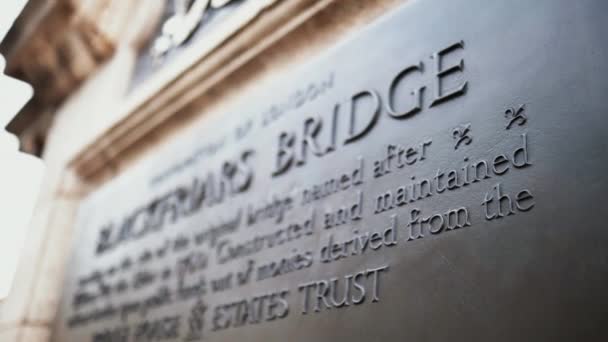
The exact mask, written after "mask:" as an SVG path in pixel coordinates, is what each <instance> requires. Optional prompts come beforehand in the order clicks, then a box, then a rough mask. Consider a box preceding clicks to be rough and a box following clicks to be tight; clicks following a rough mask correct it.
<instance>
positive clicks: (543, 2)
mask: <svg viewBox="0 0 608 342" xmlns="http://www.w3.org/2000/svg"><path fill="white" fill-rule="evenodd" d="M606 13H608V2H606V1H601V0H596V1H592V0H588V1H571V0H562V1H557V0H551V1H550V0H536V1H529V0H513V1H482V0H478V1H475V0H470V1H464V0H457V1H438V0H437V1H435V0H424V1H422V0H420V1H411V2H408V3H406V4H404V5H403V6H402V7H401V8H399V9H397V10H394V11H392V12H391V13H389V14H387V15H385V16H384V17H383V18H381V19H379V20H378V21H377V22H375V23H374V24H373V25H371V26H369V27H367V28H365V29H363V30H361V31H360V32H358V33H357V34H356V35H354V36H353V37H351V38H348V39H347V40H346V41H344V42H342V43H339V44H337V45H336V46H335V47H334V48H333V49H332V51H328V52H326V53H325V52H324V53H323V56H320V57H319V58H318V59H317V60H314V61H310V63H309V64H307V65H303V66H302V67H301V68H299V69H298V70H293V72H291V73H290V74H287V75H282V76H281V79H278V80H276V82H274V83H271V84H270V83H269V84H260V86H259V88H258V91H257V92H256V93H247V94H243V95H242V96H241V97H240V98H239V99H237V100H236V101H235V102H234V104H233V105H231V109H230V110H229V111H227V112H225V113H214V114H210V115H211V116H212V117H210V119H209V120H207V121H206V122H204V124H201V125H197V126H191V127H189V128H187V129H186V130H185V131H184V132H183V134H181V135H180V136H179V137H178V138H175V139H174V140H173V141H170V142H167V143H166V144H164V145H162V146H160V147H158V148H157V150H156V151H155V153H153V155H152V156H150V157H149V158H148V159H145V160H143V161H141V162H139V163H138V164H137V165H135V166H134V167H132V168H131V169H130V170H128V171H126V172H125V173H124V174H122V175H121V176H119V177H118V178H116V179H114V180H112V181H111V182H109V183H108V184H105V185H103V186H102V187H101V188H100V189H99V190H97V191H95V192H94V193H93V194H91V195H90V196H89V197H88V198H87V199H86V200H84V202H83V204H82V206H81V208H80V210H79V216H78V222H77V227H76V230H77V234H76V237H75V242H74V252H73V256H72V258H71V259H70V265H69V267H68V268H69V271H68V273H69V274H68V277H67V279H66V282H65V287H64V296H63V299H62V302H61V305H60V312H59V315H58V319H57V322H56V328H55V331H54V340H55V341H71V342H80V341H94V342H102V341H199V340H204V341H344V340H349V341H573V340H585V341H592V340H594V341H605V340H608V332H607V331H606V329H605V325H606V323H608V314H607V312H608V311H607V309H606V308H607V307H608V291H607V290H606V289H607V288H608V272H607V271H608V268H607V266H608V247H607V246H608V229H607V228H606V227H605V225H604V224H603V222H604V220H603V219H602V215H603V214H604V210H606V205H605V204H604V199H605V195H606V193H607V190H608V182H607V181H606V178H605V175H606V174H608V159H607V157H608V156H607V152H608V143H607V139H608V135H607V134H606V129H607V127H608V120H607V119H606V118H607V117H608V101H607V100H606V96H607V95H608V62H607V61H608V46H607V44H606V37H608V23H607V21H606V20H605V19H606Z"/></svg>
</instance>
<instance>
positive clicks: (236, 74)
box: [0, 0, 404, 342]
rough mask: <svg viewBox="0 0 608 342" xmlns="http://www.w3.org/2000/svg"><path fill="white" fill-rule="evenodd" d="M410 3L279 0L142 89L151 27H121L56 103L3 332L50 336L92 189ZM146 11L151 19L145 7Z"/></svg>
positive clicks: (3, 312) (2, 335)
mask: <svg viewBox="0 0 608 342" xmlns="http://www.w3.org/2000/svg"><path fill="white" fill-rule="evenodd" d="M403 2H404V1H402V0H365V1H362V0H333V1H332V0H317V1H313V0H282V1H276V2H274V3H272V2H270V3H272V4H271V5H270V6H269V7H267V8H265V9H264V10H263V11H262V12H261V13H256V14H255V15H250V16H247V15H243V18H242V20H240V21H239V20H234V23H233V25H232V27H221V30H217V31H216V32H213V37H210V38H209V39H207V40H206V42H204V43H203V44H202V45H199V46H196V47H195V48H191V49H188V50H186V52H185V53H184V55H183V56H182V58H180V59H178V60H175V61H173V62H172V63H171V64H169V65H167V66H166V67H164V68H163V69H162V70H161V71H160V72H158V73H157V74H155V75H154V76H153V77H151V78H150V79H148V80H146V81H145V83H143V84H141V85H139V86H138V87H137V88H136V89H134V90H132V91H129V84H130V78H131V75H132V73H133V68H134V65H135V61H136V58H137V54H138V50H139V49H140V48H141V45H140V44H139V43H140V39H141V36H140V33H141V31H142V30H146V28H145V25H141V27H140V28H139V31H138V28H137V25H135V24H134V25H130V26H129V27H128V28H125V29H124V30H123V31H121V32H119V33H115V36H116V37H120V38H119V41H118V42H119V43H118V44H117V46H116V48H115V51H114V53H113V55H112V56H111V57H110V58H109V59H108V60H107V61H106V62H104V64H102V65H101V66H100V68H99V69H98V71H96V73H95V74H93V76H91V77H89V78H88V79H87V80H86V81H85V82H84V83H83V84H82V85H81V86H80V87H79V88H77V89H76V90H75V91H73V92H71V93H70V95H69V97H68V98H67V99H66V100H65V101H64V102H63V103H62V104H61V106H59V107H58V108H57V109H52V114H53V115H52V118H53V119H52V124H51V126H50V129H49V131H48V138H47V140H46V147H45V152H44V155H43V158H44V160H45V162H46V165H47V175H46V179H45V182H44V186H43V190H42V194H41V196H40V199H39V201H38V204H37V209H36V212H35V215H34V217H33V219H32V223H31V231H30V234H29V238H28V241H27V245H26V248H25V250H24V254H23V257H22V262H21V265H20V267H19V271H18V274H17V277H16V280H15V283H14V288H13V290H12V292H11V294H10V296H9V297H8V298H7V299H6V300H5V301H4V302H2V303H0V340H1V341H27V342H35V341H48V340H49V339H50V337H51V334H52V325H53V321H54V318H55V312H56V310H57V305H58V301H59V298H60V296H61V292H62V281H63V276H64V271H65V265H66V261H67V258H68V257H69V255H70V248H71V245H72V244H74V243H77V241H73V239H72V235H73V229H72V228H73V227H72V226H73V222H74V216H75V213H76V211H77V208H78V205H79V202H80V200H81V199H82V198H83V196H85V195H86V194H87V193H89V192H90V191H92V190H94V189H96V188H97V187H99V186H100V185H101V184H103V182H105V181H107V180H108V179H111V178H112V177H115V176H116V175H117V174H120V173H121V172H123V171H124V170H126V169H128V168H129V167H130V166H131V165H133V163H135V162H137V161H138V160H140V159H141V158H145V156H147V155H149V154H150V153H154V151H155V150H156V149H158V148H161V147H162V146H163V145H164V144H167V143H168V142H170V141H171V140H172V138H173V137H175V136H177V135H179V134H180V133H181V132H183V131H184V130H187V129H188V127H190V126H192V125H198V124H199V123H201V122H204V121H206V120H210V119H212V118H213V117H214V116H217V115H219V113H221V112H222V109H223V108H225V107H226V106H227V104H229V103H230V102H231V101H232V100H233V99H235V98H236V97H239V96H243V94H246V93H247V92H248V91H249V90H250V89H253V88H254V87H256V86H257V85H259V84H261V83H265V82H272V80H273V79H274V78H275V77H276V76H277V75H280V74H281V73H282V72H283V71H284V70H288V69H290V68H293V67H294V66H298V65H301V64H304V63H307V61H308V60H310V59H312V58H315V56H317V55H319V54H320V53H322V52H323V51H325V50H326V49H328V48H331V47H332V46H333V45H335V44H336V43H338V42H340V41H341V40H342V39H344V38H345V37H347V36H348V35H349V34H352V33H353V32H356V31H357V30H358V29H359V28H360V27H362V26H364V25H366V24H367V23H369V22H371V21H372V20H373V19H374V18H376V17H378V16H380V15H381V14H383V13H385V12H387V11H389V10H391V8H394V7H395V6H397V5H398V4H400V3H403ZM128 10H129V11H131V9H128ZM141 11H143V12H144V13H145V11H144V10H141ZM136 18H140V20H143V21H145V15H139V16H136ZM133 26H135V29H134V27H133ZM235 115H237V114H235Z"/></svg>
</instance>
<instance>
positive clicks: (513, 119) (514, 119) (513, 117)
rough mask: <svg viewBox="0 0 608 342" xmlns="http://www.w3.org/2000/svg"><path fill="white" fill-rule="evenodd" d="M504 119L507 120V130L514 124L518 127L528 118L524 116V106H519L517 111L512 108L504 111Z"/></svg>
mask: <svg viewBox="0 0 608 342" xmlns="http://www.w3.org/2000/svg"><path fill="white" fill-rule="evenodd" d="M505 117H506V118H508V119H509V123H508V124H507V129H510V128H511V126H513V124H514V123H517V124H518V125H519V126H522V125H523V124H525V123H526V121H528V117H526V114H524V105H523V104H522V105H520V106H519V107H518V108H517V110H516V109H515V108H513V107H511V108H508V109H507V110H505Z"/></svg>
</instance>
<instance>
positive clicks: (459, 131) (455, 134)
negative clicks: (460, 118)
mask: <svg viewBox="0 0 608 342" xmlns="http://www.w3.org/2000/svg"><path fill="white" fill-rule="evenodd" d="M470 133H471V124H470V123H467V124H461V125H459V126H458V127H456V128H454V129H453V130H452V138H454V139H456V145H454V149H455V150H457V149H458V147H460V144H465V145H469V144H470V143H471V142H472V141H473V138H471V136H470Z"/></svg>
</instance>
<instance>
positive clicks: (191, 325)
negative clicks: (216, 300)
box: [184, 299, 207, 341]
mask: <svg viewBox="0 0 608 342" xmlns="http://www.w3.org/2000/svg"><path fill="white" fill-rule="evenodd" d="M206 311H207V306H206V305H205V303H204V302H203V300H202V299H199V300H198V301H197V302H196V304H194V306H193V307H192V310H191V311H190V317H188V334H187V335H186V337H185V338H184V341H198V340H201V339H202V338H203V328H204V327H205V312H206Z"/></svg>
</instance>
